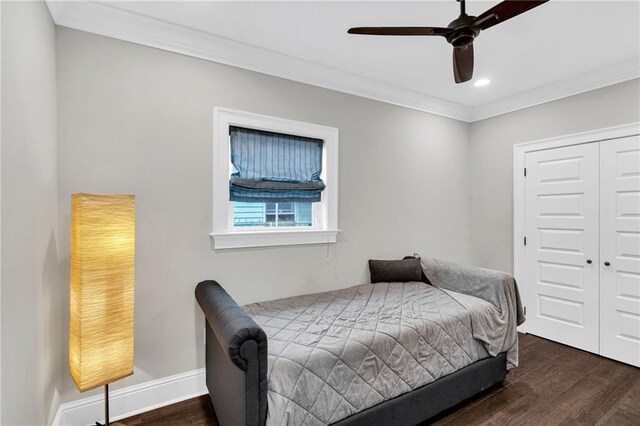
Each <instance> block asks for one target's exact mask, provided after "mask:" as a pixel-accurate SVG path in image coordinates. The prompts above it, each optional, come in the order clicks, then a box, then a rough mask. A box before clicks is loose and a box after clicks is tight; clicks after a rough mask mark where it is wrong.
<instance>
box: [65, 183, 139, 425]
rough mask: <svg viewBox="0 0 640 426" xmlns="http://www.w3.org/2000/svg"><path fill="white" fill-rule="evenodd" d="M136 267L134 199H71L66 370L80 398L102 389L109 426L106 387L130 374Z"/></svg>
mask: <svg viewBox="0 0 640 426" xmlns="http://www.w3.org/2000/svg"><path fill="white" fill-rule="evenodd" d="M134 267H135V197H134V196H133V195H102V194H73V195H72V196H71V272H70V288H71V294H70V322H69V368H70V370H71V377H72V378H73V381H74V382H75V384H76V386H77V387H78V389H79V390H80V392H84V391H87V390H89V389H94V388H96V387H98V386H104V389H105V425H107V426H108V425H109V424H110V423H109V383H112V382H114V381H116V380H119V379H121V378H123V377H126V376H129V375H131V374H133V286H134ZM96 424H97V425H100V423H96ZM116 424H117V423H111V425H112V426H113V425H116Z"/></svg>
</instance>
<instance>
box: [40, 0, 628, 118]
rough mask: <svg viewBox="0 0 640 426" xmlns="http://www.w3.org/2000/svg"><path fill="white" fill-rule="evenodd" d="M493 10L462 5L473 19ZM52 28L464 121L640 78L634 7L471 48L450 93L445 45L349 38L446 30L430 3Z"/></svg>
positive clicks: (170, 12) (569, 18) (186, 13)
mask: <svg viewBox="0 0 640 426" xmlns="http://www.w3.org/2000/svg"><path fill="white" fill-rule="evenodd" d="M496 3H498V2H497V1H469V2H468V3H467V13H469V14H472V15H478V14H480V13H482V12H483V11H484V10H486V9H488V8H490V7H492V6H493V5H494V4H496ZM48 5H49V8H50V9H51V12H52V16H53V17H54V20H55V21H56V23H58V24H59V25H63V26H68V27H72V28H78V29H82V30H85V31H91V32H96V33H99V34H103V35H107V36H111V37H115V38H120V39H125V40H129V41H133V42H137V43H142V44H147V45H151V46H155V47H160V48H165V49H168V50H172V51H178V52H181V53H186V54H190V55H193V56H198V57H203V58H205V59H212V60H215V61H218V62H223V63H228V64H231V65H235V66H240V67H243V68H248V69H254V70H257V71H261V72H266V73H269V74H274V75H279V76H282V77H285V78H291V79H294V80H298V81H304V82H308V83H311V84H316V85H320V86H324V87H330V88H334V89H336V90H342V91H346V92H350V93H355V94H359V95H363V96H367V97H371V98H374V99H380V100H384V101H388V102H391V103H395V104H400V105H404V106H408V107H412V108H416V109H421V110H427V111H431V112H435V113H439V114H441V115H446V116H451V117H455V118H459V119H463V120H466V121H473V120H477V119H480V118H484V117H486V116H491V115H495V114H498V113H502V112H506V111H508V110H514V109H518V108H522V107H526V106H529V105H532V104H537V103H541V102H544V101H547V100H551V99H557V98H558V97H562V96H567V95H571V94H574V93H579V92H582V91H585V90H591V89H593V88H596V87H602V86H604V85H607V84H612V83H615V82H619V81H624V80H628V79H631V78H637V77H638V76H640V2H639V1H559V0H552V1H550V2H548V3H546V4H544V5H542V6H539V7H537V8H535V9H533V10H531V11H529V12H527V13H525V14H523V15H520V16H518V17H516V18H513V19H512V20H509V21H507V22H505V23H503V24H500V25H498V26H495V27H493V28H490V29H489V30H487V31H486V32H483V33H481V34H480V37H479V38H478V39H476V42H475V57H476V65H475V72H474V80H475V79H479V78H489V79H491V84H490V85H489V86H487V87H482V88H477V87H474V86H473V84H472V82H469V83H466V84H455V83H454V82H453V72H452V64H451V55H452V52H451V46H450V45H448V44H447V43H446V41H445V40H444V39H443V38H441V37H371V36H354V35H348V34H347V33H346V30H347V29H348V28H349V27H352V26H421V25H428V26H446V25H447V24H448V23H449V22H450V21H451V20H453V19H455V18H456V17H457V15H458V14H459V5H458V3H457V2H455V1H454V0H448V1H428V2H362V1H358V2H302V1H297V2H237V1H236V2H202V1H199V2H191V1H174V2H165V1H163V2H155V1H144V2H132V1H119V2H109V3H105V2H101V3H86V2H52V1H48Z"/></svg>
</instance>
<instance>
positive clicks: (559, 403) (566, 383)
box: [120, 334, 640, 426]
mask: <svg viewBox="0 0 640 426" xmlns="http://www.w3.org/2000/svg"><path fill="white" fill-rule="evenodd" d="M519 349H520V366H519V367H518V368H516V369H514V370H511V371H510V372H509V373H508V374H507V378H506V380H505V381H504V383H503V384H502V385H500V386H497V387H495V388H493V389H490V390H488V391H486V392H484V393H482V394H480V395H478V396H476V397H475V398H472V399H471V400H469V401H467V402H466V403H465V404H464V405H461V406H459V407H456V408H455V409H454V410H452V411H449V412H447V413H443V415H442V416H440V417H439V418H438V419H435V420H434V421H433V422H430V424H434V425H447V426H454V425H461V426H462V425H464V426H467V425H518V426H520V425H525V426H538V425H545V426H547V425H549V426H559V425H562V426H584V425H612V426H625V425H633V426H640V369H639V368H635V367H631V366H628V365H625V364H622V363H619V362H616V361H613V360H610V359H606V358H602V357H600V356H598V355H595V354H591V353H588V352H584V351H581V350H578V349H575V348H571V347H569V346H565V345H561V344H559V343H556V342H552V341H550V340H546V339H542V338H540V337H537V336H532V335H522V334H521V335H520V338H519ZM120 422H121V423H123V424H125V425H127V426H151V425H154V426H174V425H175V426H177V425H189V426H218V420H217V418H216V415H215V412H214V411H213V409H212V408H211V404H210V402H209V397H208V395H203V396H201V397H198V398H193V399H190V400H187V401H183V402H180V403H177V404H173V405H169V406H166V407H162V408H158V409H157V410H153V411H149V412H147V413H142V414H139V415H137V416H133V417H129V418H128V419H124V420H120Z"/></svg>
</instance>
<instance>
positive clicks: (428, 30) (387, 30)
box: [347, 27, 451, 36]
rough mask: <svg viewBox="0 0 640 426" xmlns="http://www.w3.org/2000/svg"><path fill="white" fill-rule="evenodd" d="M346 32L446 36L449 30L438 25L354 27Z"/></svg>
mask: <svg viewBox="0 0 640 426" xmlns="http://www.w3.org/2000/svg"><path fill="white" fill-rule="evenodd" d="M347 32H348V33H349V34H363V35H381V36H446V35H447V34H449V32H451V30H450V29H449V28H439V27H355V28H349V31H347Z"/></svg>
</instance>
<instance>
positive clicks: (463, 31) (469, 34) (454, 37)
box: [447, 14, 480, 47]
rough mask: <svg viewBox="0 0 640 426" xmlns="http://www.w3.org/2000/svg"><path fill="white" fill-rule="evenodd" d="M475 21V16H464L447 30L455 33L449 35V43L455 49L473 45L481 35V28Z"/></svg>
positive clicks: (452, 23)
mask: <svg viewBox="0 0 640 426" xmlns="http://www.w3.org/2000/svg"><path fill="white" fill-rule="evenodd" d="M474 19H476V17H475V16H469V15H467V14H463V15H460V16H459V17H458V19H456V20H455V21H453V22H451V23H450V24H449V25H448V26H447V28H450V29H451V30H453V31H451V33H450V34H449V35H447V41H448V42H449V43H450V44H451V45H453V46H454V47H464V46H468V45H470V44H471V43H473V40H474V39H475V38H476V37H477V36H478V34H480V27H478V26H476V25H474V22H473V21H474Z"/></svg>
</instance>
